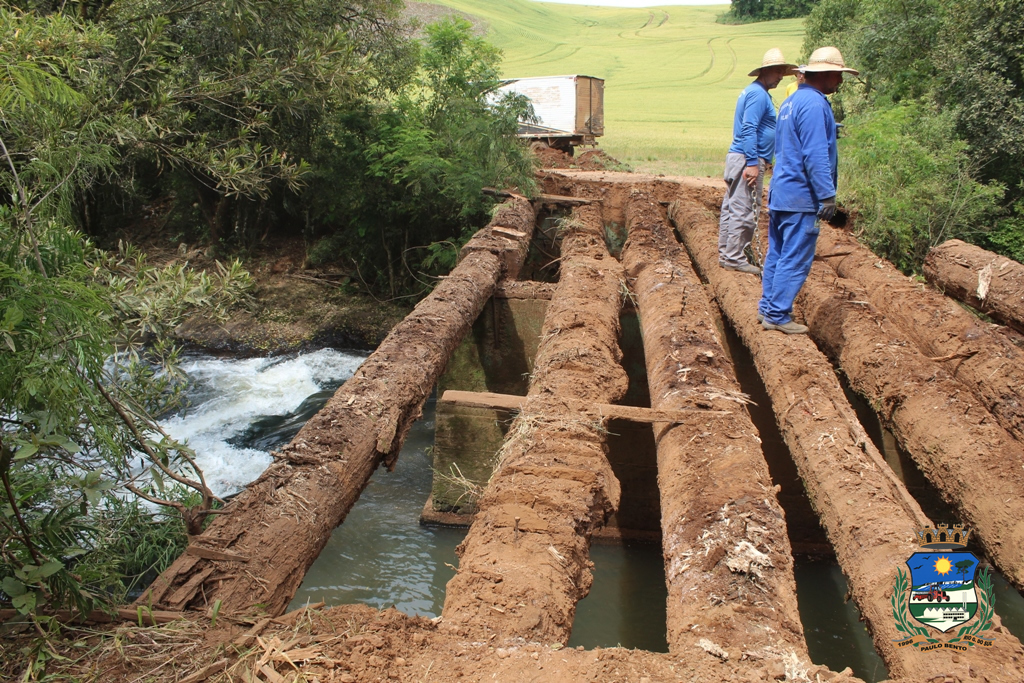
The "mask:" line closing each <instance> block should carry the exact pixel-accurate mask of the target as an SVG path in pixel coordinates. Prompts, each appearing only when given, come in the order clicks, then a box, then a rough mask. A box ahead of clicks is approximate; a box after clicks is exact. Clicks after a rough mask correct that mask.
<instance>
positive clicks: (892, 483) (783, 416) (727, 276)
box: [669, 199, 1024, 681]
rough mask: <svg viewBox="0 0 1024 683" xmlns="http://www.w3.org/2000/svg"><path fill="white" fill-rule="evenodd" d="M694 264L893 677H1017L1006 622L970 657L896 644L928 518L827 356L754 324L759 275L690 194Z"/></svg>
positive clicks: (1016, 649) (681, 221) (680, 207)
mask: <svg viewBox="0 0 1024 683" xmlns="http://www.w3.org/2000/svg"><path fill="white" fill-rule="evenodd" d="M669 215H670V217H671V218H672V220H673V221H674V222H675V224H676V225H677V227H679V229H680V231H681V232H682V235H683V239H684V241H685V243H686V246H687V249H688V250H689V252H690V255H691V257H692V258H693V260H694V264H695V265H696V266H697V269H698V270H699V271H700V272H701V274H702V275H703V276H704V278H705V279H707V280H708V281H709V283H710V285H711V288H712V291H713V292H714V295H715V298H716V299H717V301H718V304H719V306H720V307H721V309H722V312H723V313H724V314H725V315H726V317H727V318H728V319H729V321H730V322H731V323H732V325H733V327H734V328H735V329H736V331H737V333H738V334H739V335H740V337H741V339H742V340H743V342H744V344H746V346H747V348H748V349H750V351H751V353H752V355H753V357H754V363H755V365H756V367H757V370H758V373H759V374H760V375H761V378H762V379H763V380H764V384H765V387H766V388H767V390H768V394H769V396H770V397H771V399H772V408H773V410H774V411H775V415H776V419H777V421H778V423H779V427H780V430H781V431H782V434H783V436H784V438H785V440H786V444H787V445H788V446H789V450H790V453H791V454H792V456H793V459H794V461H795V462H796V466H797V469H798V470H799V472H800V476H801V478H802V479H803V481H804V485H805V486H806V488H807V493H808V495H809V496H810V499H811V503H812V505H814V507H815V509H816V511H817V512H818V514H819V516H820V518H821V522H822V525H823V526H824V527H825V530H826V532H827V533H828V535H829V539H830V540H831V542H832V545H833V547H834V548H835V551H836V556H837V557H838V559H839V564H840V565H841V566H842V568H843V571H844V572H845V573H846V575H847V576H848V577H849V583H850V592H851V594H852V596H853V598H854V600H855V601H856V603H857V606H858V607H859V608H860V610H861V614H862V615H863V616H864V617H865V619H866V620H867V622H868V624H869V625H870V627H871V631H872V636H873V638H874V641H875V646H876V648H877V649H878V651H879V653H880V654H881V655H882V658H883V659H884V660H885V662H886V664H887V665H888V666H889V674H890V676H891V677H893V678H898V677H902V676H905V677H907V678H910V679H913V680H930V679H932V678H934V677H935V676H936V675H939V674H942V675H945V676H954V677H959V678H960V679H961V680H969V679H970V678H971V677H972V676H973V674H972V673H971V671H970V670H971V668H972V667H973V670H974V673H975V674H976V673H979V672H981V673H983V675H985V676H987V677H988V678H989V679H990V680H1000V681H1019V680H1024V668H1021V663H1020V661H1019V658H1020V657H1021V655H1022V654H1024V650H1022V648H1021V646H1020V643H1019V642H1018V641H1017V640H1016V638H1013V637H1012V636H1010V635H1009V634H1008V633H1007V632H1006V630H1005V629H1000V630H1001V632H1000V633H999V634H998V636H997V638H996V642H995V644H994V645H993V647H990V648H978V647H975V648H972V651H971V652H970V657H969V658H968V657H963V658H961V657H960V656H958V655H955V654H954V653H952V652H946V651H938V650H937V651H934V652H929V653H927V656H922V653H920V652H918V651H916V649H914V648H909V647H908V648H897V647H895V645H894V642H895V641H897V640H900V639H902V638H904V637H905V634H903V633H902V632H900V631H898V630H897V629H896V623H895V620H894V619H893V615H892V605H891V604H890V602H889V600H890V598H891V597H892V595H893V583H894V581H895V577H896V571H897V569H900V568H902V567H904V563H905V561H906V559H907V558H908V557H910V555H911V554H912V553H913V552H915V551H916V550H917V548H918V546H917V544H916V543H915V542H914V538H915V532H916V531H917V529H919V528H920V527H923V526H928V525H930V524H931V522H930V520H928V518H927V517H926V516H925V515H924V513H923V512H921V509H920V507H919V506H918V505H917V503H916V502H915V501H914V500H913V498H911V497H910V494H909V493H907V490H906V487H904V486H903V484H902V483H901V482H900V481H899V480H898V479H896V478H895V475H894V474H893V472H892V470H891V469H890V468H889V467H888V465H887V464H886V463H885V461H884V460H883V459H882V456H881V454H879V453H878V451H877V449H876V448H875V447H874V445H872V444H871V441H870V440H869V439H868V437H867V435H866V433H865V432H864V429H863V427H862V426H861V425H860V423H859V422H858V421H857V418H856V416H855V414H854V412H853V408H852V407H851V406H850V404H849V402H848V401H847V400H846V397H845V396H844V394H843V390H842V387H840V385H839V380H838V379H837V378H836V376H835V372H834V371H833V370H832V366H831V364H830V363H829V362H828V360H827V359H826V358H825V356H824V355H822V353H821V352H820V351H818V349H817V348H815V346H814V343H813V342H812V341H811V340H810V339H808V338H806V337H803V336H800V335H796V336H788V335H784V334H781V333H778V332H767V331H765V330H763V329H762V328H761V325H760V324H759V323H758V322H757V318H756V315H757V302H758V299H759V298H760V291H761V287H760V280H759V279H758V278H756V277H755V276H751V275H746V274H742V273H736V272H734V271H726V270H723V269H722V268H719V266H718V243H717V237H718V220H717V216H715V215H714V214H713V212H711V211H708V210H707V209H705V208H704V207H703V206H701V205H699V204H697V203H696V202H694V201H691V200H686V199H684V200H681V201H679V202H677V203H676V204H674V205H673V206H672V207H670V210H669Z"/></svg>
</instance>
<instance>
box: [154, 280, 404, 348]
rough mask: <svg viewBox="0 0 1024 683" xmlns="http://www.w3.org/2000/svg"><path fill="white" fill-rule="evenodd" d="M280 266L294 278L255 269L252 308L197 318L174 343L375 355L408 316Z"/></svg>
mask: <svg viewBox="0 0 1024 683" xmlns="http://www.w3.org/2000/svg"><path fill="white" fill-rule="evenodd" d="M290 264H291V261H290V260H288V265H283V266H281V267H282V268H284V269H285V270H294V272H278V273H274V272H269V271H270V270H271V269H272V268H273V267H274V266H270V267H269V268H268V267H266V266H262V267H257V269H256V270H255V271H254V272H253V276H254V278H255V280H256V282H257V285H256V289H255V291H254V292H253V302H252V305H251V306H249V307H244V308H238V309H236V310H235V311H233V312H232V313H231V314H230V317H229V318H228V319H227V320H224V321H220V320H214V319H211V318H209V317H206V316H203V315H196V316H193V317H191V318H189V319H188V320H186V321H185V322H184V323H182V324H181V325H180V326H179V327H178V328H177V329H176V330H175V331H174V333H173V337H174V339H175V340H177V341H178V342H181V343H182V344H185V345H186V347H190V348H195V349H201V350H203V351H209V352H213V353H226V354H231V355H233V356H266V355H277V354H282V353H295V352H299V351H307V350H310V349H316V348H322V347H325V346H330V347H336V348H350V349H373V348H376V347H377V345H378V344H380V343H381V342H382V341H383V340H384V338H385V337H386V336H387V334H388V332H389V331H391V328H393V327H394V326H395V325H397V324H398V323H399V322H400V321H401V320H402V318H403V317H405V315H406V314H407V313H408V312H409V310H410V309H409V308H403V307H401V306H399V305H396V304H395V303H386V302H379V301H375V300H374V299H373V298H372V297H370V296H368V295H365V294H355V293H352V292H348V291H346V290H345V288H344V287H343V285H341V284H340V282H339V281H338V280H336V279H335V278H326V277H323V276H319V275H317V274H315V273H313V272H306V271H302V270H300V269H295V268H293V266H291V265H290Z"/></svg>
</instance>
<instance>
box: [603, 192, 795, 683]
mask: <svg viewBox="0 0 1024 683" xmlns="http://www.w3.org/2000/svg"><path fill="white" fill-rule="evenodd" d="M626 224H627V227H628V231H629V237H628V240H627V241H626V244H625V247H624V248H623V253H622V254H623V264H624V265H625V268H626V274H627V276H629V278H630V281H631V283H632V284H633V289H634V291H635V292H636V298H637V304H638V307H639V311H640V320H641V324H642V327H643V339H644V353H645V357H646V359H647V377H648V382H649V385H650V389H651V404H652V407H653V408H656V409H659V410H679V409H701V408H704V409H713V410H716V411H724V412H725V413H726V414H725V415H717V416H706V417H701V416H700V415H699V414H696V413H695V414H694V416H693V418H692V420H689V421H688V422H687V423H685V424H679V425H666V424H663V423H662V424H658V425H655V437H656V442H657V446H658V481H659V485H660V491H661V525H662V547H663V549H664V554H665V567H666V572H665V573H666V579H667V583H668V643H669V649H670V651H671V652H673V653H674V654H677V655H681V656H686V657H693V656H694V653H695V652H699V651H700V650H701V649H705V650H708V651H709V656H719V657H720V656H721V655H720V654H714V652H711V650H712V648H711V646H712V645H713V646H714V647H715V648H719V649H720V650H721V651H724V652H726V653H728V659H729V664H731V665H733V666H739V667H741V668H742V669H750V670H751V671H752V672H756V671H758V670H760V669H764V671H763V672H762V673H763V674H764V676H763V679H762V680H770V679H771V676H769V675H768V669H767V667H768V666H771V665H773V663H781V664H782V665H783V666H784V667H785V668H786V669H787V671H789V672H790V675H791V677H793V676H795V674H796V672H798V671H804V672H806V671H807V670H808V669H810V668H812V665H811V664H810V660H809V658H808V655H807V645H806V643H805V641H804V635H803V627H802V625H801V623H800V614H799V610H798V608H797V600H796V584H795V581H794V578H793V557H792V554H791V551H790V546H789V538H788V536H787V533H786V523H785V519H784V514H783V511H782V508H781V507H780V506H779V503H778V500H777V499H776V490H775V487H774V486H773V485H772V481H771V475H770V473H769V472H768V464H767V463H766V462H765V459H764V455H763V454H762V453H761V445H760V444H761V440H760V438H759V436H758V432H757V428H756V427H754V425H753V423H752V422H751V421H750V416H749V414H748V413H747V409H746V407H745V403H746V402H747V401H748V399H747V397H746V395H745V394H743V393H742V392H741V391H740V387H739V384H738V382H737V381H736V377H735V371H734V369H733V365H732V362H731V361H730V360H729V358H728V356H727V355H726V353H725V350H724V349H723V347H722V344H721V342H720V340H719V338H718V334H717V333H716V331H715V325H714V322H713V321H712V317H711V313H710V306H709V303H708V300H707V296H706V295H705V292H704V286H703V285H702V284H701V282H700V279H699V278H698V277H697V275H696V274H695V273H694V272H693V268H692V266H691V265H690V260H689V258H688V257H687V256H686V253H685V250H684V249H683V248H682V247H681V246H680V245H679V243H678V242H677V241H676V239H675V237H674V236H673V235H672V232H671V228H670V227H669V226H668V225H667V224H666V222H665V219H664V218H663V210H662V209H661V207H660V206H659V205H658V204H657V203H656V202H655V201H654V200H652V198H651V196H650V195H649V194H647V193H640V192H635V193H634V194H633V195H632V196H631V197H630V200H629V202H628V203H627V204H626ZM809 678H810V680H815V677H814V675H809Z"/></svg>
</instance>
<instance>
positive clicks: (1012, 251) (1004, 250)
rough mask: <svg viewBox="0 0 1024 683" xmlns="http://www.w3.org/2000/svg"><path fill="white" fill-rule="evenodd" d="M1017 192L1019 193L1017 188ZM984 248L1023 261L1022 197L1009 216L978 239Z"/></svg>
mask: <svg viewBox="0 0 1024 683" xmlns="http://www.w3.org/2000/svg"><path fill="white" fill-rule="evenodd" d="M1018 194H1024V193H1021V191H1020V189H1018ZM979 244H980V245H981V246H983V247H985V248H986V249H989V250H991V251H994V252H996V253H998V254H1002V255H1003V256H1006V257H1008V258H1012V259H1013V260H1015V261H1019V262H1020V263H1024V199H1019V200H1017V203H1016V204H1015V205H1014V206H1013V207H1012V210H1011V213H1010V215H1009V216H1007V217H1004V218H1002V219H1001V220H999V221H998V222H997V223H996V227H995V228H993V229H992V231H991V232H988V233H986V234H985V235H984V237H983V238H982V239H981V240H979Z"/></svg>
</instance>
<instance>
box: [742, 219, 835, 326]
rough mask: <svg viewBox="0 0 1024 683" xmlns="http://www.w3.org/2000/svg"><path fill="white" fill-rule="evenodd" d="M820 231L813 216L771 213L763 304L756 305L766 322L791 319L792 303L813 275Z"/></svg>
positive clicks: (763, 277) (783, 322)
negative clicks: (815, 250) (812, 267)
mask: <svg viewBox="0 0 1024 683" xmlns="http://www.w3.org/2000/svg"><path fill="white" fill-rule="evenodd" d="M819 231H820V229H819V228H818V224H817V216H815V215H814V214H813V213H800V212H793V211H771V212H770V213H769V217H768V255H767V256H766V257H765V260H764V270H763V272H762V275H761V294H762V295H761V302H760V303H759V304H758V305H757V310H758V312H760V313H761V315H763V316H764V319H765V320H766V321H767V322H769V323H772V324H773V325H784V324H786V323H788V322H789V321H790V320H792V318H791V317H790V314H791V313H792V312H793V301H794V300H795V299H796V295H797V294H799V293H800V288H801V287H803V286H804V282H805V281H806V280H807V275H808V273H810V272H811V264H812V263H813V262H814V247H815V245H816V244H817V242H818V232H819Z"/></svg>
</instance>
